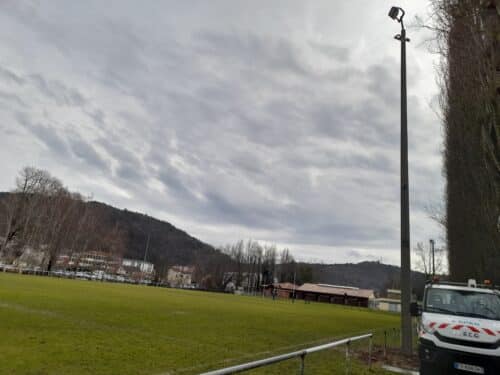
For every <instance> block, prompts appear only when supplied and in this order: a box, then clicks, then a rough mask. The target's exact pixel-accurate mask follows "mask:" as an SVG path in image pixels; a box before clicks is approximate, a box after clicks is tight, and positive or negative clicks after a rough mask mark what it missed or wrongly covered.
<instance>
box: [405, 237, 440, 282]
mask: <svg viewBox="0 0 500 375" xmlns="http://www.w3.org/2000/svg"><path fill="white" fill-rule="evenodd" d="M413 254H414V259H415V270H417V271H420V272H422V273H423V274H424V275H425V279H426V280H429V279H430V278H431V276H433V273H432V266H433V265H432V249H431V247H430V246H425V245H424V244H423V243H422V242H418V243H417V245H416V246H415V248H414V249H413ZM445 254H446V251H445V250H444V249H441V248H435V249H434V267H435V268H434V272H435V274H436V275H441V274H443V273H444V271H445V256H446V255H445Z"/></svg>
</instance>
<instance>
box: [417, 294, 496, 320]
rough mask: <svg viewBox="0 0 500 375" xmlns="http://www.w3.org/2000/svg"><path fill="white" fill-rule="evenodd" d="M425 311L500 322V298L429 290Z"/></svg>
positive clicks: (491, 295) (489, 295)
mask: <svg viewBox="0 0 500 375" xmlns="http://www.w3.org/2000/svg"><path fill="white" fill-rule="evenodd" d="M424 311H426V312H432V313H438V314H448V315H459V316H470V317H475V318H481V319H492V320H500V296H499V295H498V294H491V293H481V292H473V291H464V290H454V289H441V288H431V289H428V290H427V293H426V298H425V304H424Z"/></svg>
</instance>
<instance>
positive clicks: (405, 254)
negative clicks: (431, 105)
mask: <svg viewBox="0 0 500 375" xmlns="http://www.w3.org/2000/svg"><path fill="white" fill-rule="evenodd" d="M404 15H405V11H404V10H403V9H402V8H399V7H392V8H391V10H390V11H389V17H391V18H392V19H393V20H395V21H398V22H399V23H400V24H401V34H398V35H396V36H395V39H397V40H399V41H400V42H401V350H402V351H403V353H405V354H411V353H412V328H411V315H410V303H411V259H410V203H409V195H408V122H407V121H408V119H407V104H406V42H409V41H410V39H408V38H406V30H405V27H404V23H403V17H404Z"/></svg>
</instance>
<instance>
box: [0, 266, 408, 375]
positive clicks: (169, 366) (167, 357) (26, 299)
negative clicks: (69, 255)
mask: <svg viewBox="0 0 500 375" xmlns="http://www.w3.org/2000/svg"><path fill="white" fill-rule="evenodd" d="M398 324H399V323H398V317H397V316H396V315H393V314H388V313H380V312H373V311H369V310H366V309H359V308H350V307H343V306H336V305H328V304H319V303H317V304H315V303H312V304H304V303H303V302H301V301H297V302H296V303H294V304H292V303H291V302H290V301H272V300H271V299H263V298H261V297H245V296H234V295H225V294H217V293H206V292H197V291H185V290H176V289H164V288H152V287H146V286H133V285H121V284H110V283H101V282H95V281H79V280H66V279H57V278H47V277H37V276H23V275H16V274H6V273H0V338H1V339H0V372H1V373H5V374H166V373H172V374H196V373H200V372H202V371H206V370H209V369H216V368H219V367H224V366H229V365H234V364H238V363H242V362H247V361H250V360H255V359H259V358H263V357H266V356H270V355H274V354H278V353H284V352H288V351H292V350H296V349H300V348H303V347H307V346H311V345H314V344H319V343H323V342H326V341H328V340H332V339H336V338H342V337H346V336H350V335H353V334H359V333H366V332H370V331H371V330H374V329H378V330H380V329H383V328H387V327H396V326H398ZM359 345H363V348H366V346H367V342H364V343H363V344H359ZM359 345H355V346H354V347H355V348H356V347H359ZM343 357H344V352H343V349H340V350H330V351H327V352H324V353H317V354H313V355H311V356H310V358H307V360H306V370H307V372H306V373H308V374H323V373H324V374H331V373H336V372H340V373H343V372H344V368H345V367H344V366H345V364H344V360H343ZM351 366H352V369H353V371H352V372H351V373H365V372H366V368H365V367H363V366H361V365H360V363H359V362H356V361H354V362H353V363H352V364H351ZM297 368H298V360H292V361H289V362H287V363H283V364H279V365H274V366H272V367H269V368H266V369H261V370H259V371H254V373H265V374H271V373H276V374H286V373H294V372H295V371H296V370H297ZM372 373H373V372H372ZM375 373H382V372H381V370H380V369H377V368H375Z"/></svg>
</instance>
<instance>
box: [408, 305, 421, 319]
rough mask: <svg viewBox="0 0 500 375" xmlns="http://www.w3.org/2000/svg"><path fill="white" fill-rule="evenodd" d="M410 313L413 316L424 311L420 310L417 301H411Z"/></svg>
mask: <svg viewBox="0 0 500 375" xmlns="http://www.w3.org/2000/svg"><path fill="white" fill-rule="evenodd" d="M410 315H411V316H420V315H422V311H421V310H420V306H419V305H418V303H416V302H412V303H410Z"/></svg>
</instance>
